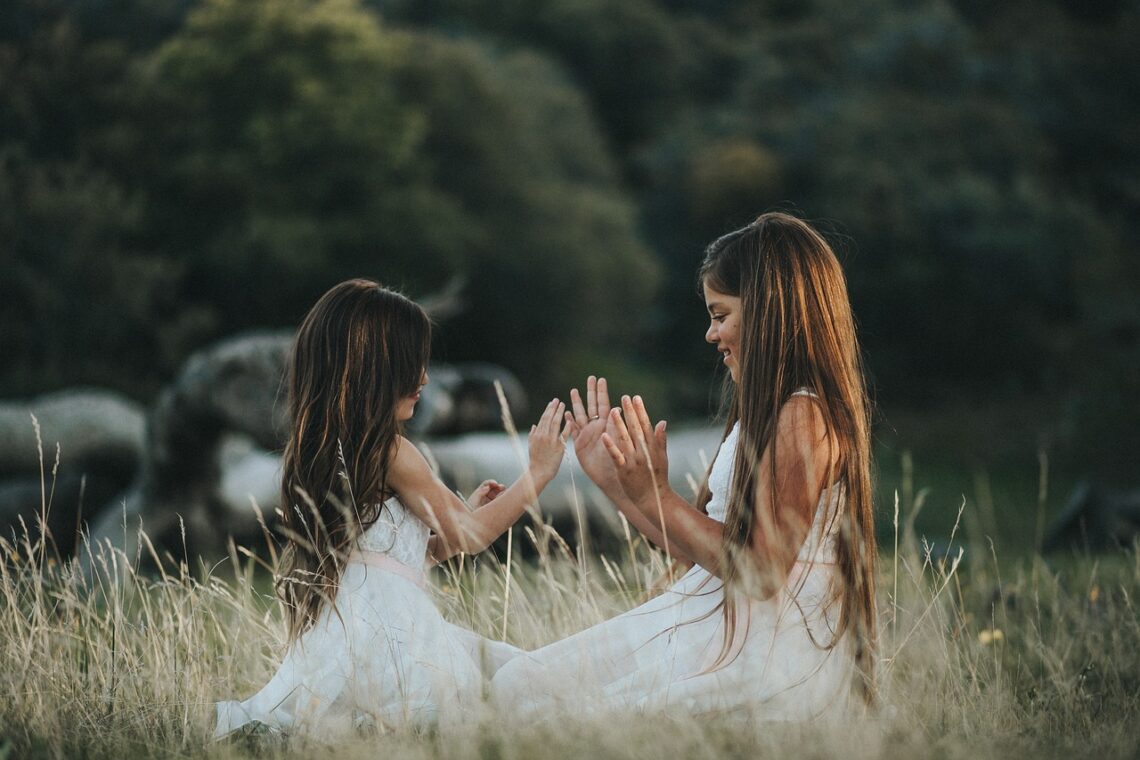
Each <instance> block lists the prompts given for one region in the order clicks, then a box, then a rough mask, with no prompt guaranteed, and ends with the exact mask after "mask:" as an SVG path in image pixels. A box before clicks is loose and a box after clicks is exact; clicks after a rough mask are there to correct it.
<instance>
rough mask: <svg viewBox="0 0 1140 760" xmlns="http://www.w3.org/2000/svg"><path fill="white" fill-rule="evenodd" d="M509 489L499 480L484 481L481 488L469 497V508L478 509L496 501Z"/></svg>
mask: <svg viewBox="0 0 1140 760" xmlns="http://www.w3.org/2000/svg"><path fill="white" fill-rule="evenodd" d="M505 490H507V487H506V486H505V485H503V484H502V483H500V482H499V481H497V480H484V481H483V482H482V483H480V484H479V487H478V488H476V489H475V490H474V491H472V492H471V495H470V496H468V497H467V506H468V507H470V508H471V509H478V508H479V507H481V506H483V505H484V504H488V503H490V502H492V501H494V500H495V499H496V498H497V497H498V495H499V494H501V493H502V492H503V491H505Z"/></svg>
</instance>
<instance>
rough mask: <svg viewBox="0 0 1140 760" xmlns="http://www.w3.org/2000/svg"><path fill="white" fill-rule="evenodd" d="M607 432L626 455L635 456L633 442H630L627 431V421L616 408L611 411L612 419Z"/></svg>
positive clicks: (607, 425) (607, 426)
mask: <svg viewBox="0 0 1140 760" xmlns="http://www.w3.org/2000/svg"><path fill="white" fill-rule="evenodd" d="M606 432H607V433H608V434H609V436H610V438H612V439H613V441H614V443H616V444H617V445H618V446H619V447H620V448H621V450H622V451H623V452H624V453H626V454H629V455H632V454H633V452H634V448H633V441H632V440H630V437H629V430H628V429H626V426H625V420H623V419H622V418H621V410H620V409H617V408H614V409H611V410H610V418H609V421H608V422H607V424H606Z"/></svg>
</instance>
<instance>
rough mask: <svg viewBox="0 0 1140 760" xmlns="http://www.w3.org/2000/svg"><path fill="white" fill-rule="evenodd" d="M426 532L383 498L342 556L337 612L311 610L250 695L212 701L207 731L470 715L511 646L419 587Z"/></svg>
mask: <svg viewBox="0 0 1140 760" xmlns="http://www.w3.org/2000/svg"><path fill="white" fill-rule="evenodd" d="M428 536H429V531H428V528H427V526H425V525H424V524H423V523H422V522H420V521H419V520H418V519H417V518H416V517H415V516H414V515H412V514H411V513H410V512H408V511H407V510H405V509H404V507H403V505H402V504H400V502H399V501H398V500H396V499H389V500H388V501H387V502H386V503H385V505H384V509H383V510H382V511H381V514H380V517H379V519H378V520H377V521H376V522H375V523H374V524H373V525H372V526H370V527H369V528H368V530H367V531H366V532H365V533H364V535H363V536H361V537H360V539H359V540H358V542H357V547H358V548H357V551H355V552H354V553H353V554H352V555H350V557H349V561H348V563H347V564H346V566H345V569H344V572H343V575H342V577H341V580H340V587H339V589H338V591H337V594H336V608H337V611H336V612H333V610H331V609H329V608H327V607H326V609H324V610H323V611H322V612H321V613H320V615H319V617H318V618H317V621H316V623H315V624H314V625H313V627H312V628H311V629H310V630H309V631H307V632H306V633H305V634H304V635H303V636H301V638H300V639H299V640H298V641H296V642H295V643H294V644H293V645H292V646H291V647H290V648H289V650H288V651H287V652H286V654H285V657H284V659H283V661H282V662H281V665H280V667H278V669H277V672H276V674H274V676H273V677H272V678H271V679H270V680H269V682H268V683H267V684H266V685H265V686H264V687H263V688H262V689H261V690H260V691H259V692H257V694H255V695H253V696H252V697H250V698H249V699H246V700H244V701H241V702H237V701H227V702H219V703H218V704H217V726H216V728H215V731H214V735H215V737H220V736H224V735H226V734H228V733H230V732H231V731H233V730H234V729H236V728H239V727H241V726H243V725H245V724H247V723H249V722H251V721H254V720H256V721H260V722H261V723H263V724H266V725H268V726H269V727H271V728H274V729H280V730H283V731H286V732H290V733H295V732H306V733H310V734H314V735H318V736H326V737H329V736H333V735H336V734H338V733H343V732H344V731H346V730H348V729H351V728H353V727H358V726H361V725H369V724H373V725H375V724H379V725H386V726H397V725H406V724H409V723H411V724H433V723H446V722H451V721H456V720H462V719H464V718H465V717H468V716H469V715H471V714H472V713H473V710H474V708H475V707H476V706H477V705H478V704H479V703H480V702H481V700H482V699H483V692H484V686H485V684H486V676H487V675H489V674H490V673H491V672H493V671H494V670H495V669H496V668H497V667H498V666H499V665H501V664H502V663H503V662H505V661H506V660H507V659H509V658H511V657H513V656H514V655H516V654H518V653H519V651H520V650H518V649H516V648H515V647H512V646H509V645H507V644H504V643H502V642H497V641H491V640H488V639H484V638H482V637H480V636H478V635H476V634H474V633H472V632H471V631H468V630H465V629H463V628H460V627H458V626H455V625H452V624H451V623H448V622H447V621H446V620H444V619H443V617H442V616H441V615H440V613H439V610H438V609H437V608H436V606H435V604H434V602H433V601H432V599H431V597H430V596H429V595H428V593H427V592H426V591H425V582H426V581H425V576H424V561H425V557H426V555H427V541H428ZM337 613H339V615H338V614H337Z"/></svg>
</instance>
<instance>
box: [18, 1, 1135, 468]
mask: <svg viewBox="0 0 1140 760" xmlns="http://www.w3.org/2000/svg"><path fill="white" fill-rule="evenodd" d="M1138 31H1140V3H1137V2H1136V0H1115V1H1114V2H1109V3H1097V4H1094V5H1088V4H1082V3H1075V2H1071V1H1070V0H1047V1H1046V2H1033V1H1031V0H1012V1H1011V2H1005V3H1001V4H1000V5H998V6H993V5H992V4H987V3H980V2H977V0H906V1H905V2H904V1H902V0H899V1H898V2H891V3H882V2H877V1H875V0H854V2H842V1H841V0H811V2H788V1H787V0H763V1H762V2H755V1H754V0H749V1H748V2H745V1H744V0H718V1H717V2H700V3H697V2H692V1H691V0H631V1H624V2H618V1H617V0H539V1H538V2H525V3H524V2H508V3H502V2H486V1H485V0H463V2H459V1H458V0H426V1H424V2H408V1H407V0H359V2H357V1H355V0H253V1H252V2H236V0H122V2H118V3H114V4H110V5H109V6H108V5H107V4H104V3H96V2H93V1H92V0H15V2H12V3H9V4H7V5H5V6H4V8H3V9H0V83H2V84H3V88H2V89H0V92H2V93H3V95H2V96H0V156H2V158H0V164H2V166H3V172H2V176H0V183H3V187H0V192H2V193H3V197H4V198H5V199H7V200H8V203H7V204H6V209H5V212H4V213H3V215H0V225H3V228H2V229H0V232H3V239H4V241H5V245H4V247H3V250H2V251H0V256H3V257H4V259H3V263H4V264H5V269H6V271H7V270H9V269H10V270H11V271H12V272H13V273H14V276H13V277H11V278H5V281H4V282H3V283H2V284H0V288H3V293H2V295H3V296H4V299H3V301H4V306H2V307H0V308H4V309H6V310H5V312H4V316H5V321H4V326H3V328H0V329H2V330H3V332H2V333H0V348H2V350H3V351H4V353H5V354H6V355H11V356H13V357H15V359H14V360H13V361H10V362H7V363H5V366H4V368H3V369H0V391H3V392H4V393H26V392H32V391H36V390H40V389H42V388H45V387H46V386H57V385H63V384H66V383H75V382H84V381H86V382H91V381H98V382H103V383H107V384H111V385H116V386H119V387H123V388H126V389H129V390H132V391H134V392H136V393H140V394H144V395H145V394H147V393H150V392H152V391H153V389H154V387H155V386H156V385H158V384H160V383H161V382H162V380H163V379H164V378H166V377H169V375H170V374H171V372H172V371H173V369H174V367H175V366H176V365H177V363H178V362H179V361H180V360H181V358H183V357H185V356H186V354H187V352H188V351H190V350H192V349H193V348H196V347H197V346H199V345H200V344H201V343H202V342H204V341H206V340H209V339H211V338H214V337H217V336H220V335H223V334H226V333H229V332H232V331H235V330H238V329H241V328H243V327H248V326H252V325H259V326H262V325H273V326H277V325H288V324H294V323H295V322H296V321H297V319H298V318H299V316H300V314H301V313H302V312H303V311H304V309H305V307H306V306H307V305H308V304H309V303H310V302H311V301H312V299H313V298H314V297H315V296H316V294H317V293H319V292H320V291H321V290H322V289H324V288H325V287H327V286H328V285H329V284H331V283H332V282H333V281H335V280H336V279H338V278H340V277H343V276H346V275H348V274H366V275H367V274H370V275H374V276H377V277H379V278H381V279H382V280H384V281H386V282H390V283H394V284H397V285H405V286H406V287H407V288H408V289H409V290H410V291H411V292H412V293H413V294H414V295H423V294H425V293H428V292H431V291H434V290H438V289H440V288H443V287H444V285H445V283H447V282H448V281H449V280H450V279H451V278H453V277H459V278H461V279H462V280H463V281H464V282H465V283H466V288H465V290H464V291H463V300H464V301H465V305H466V310H465V311H463V312H462V316H461V317H456V318H454V319H452V320H450V321H444V322H443V323H442V324H441V341H440V345H439V349H440V350H441V352H442V353H443V354H444V355H446V356H447V357H448V358H451V359H467V358H480V359H488V360H492V361H497V362H501V363H504V364H507V365H508V366H510V367H512V368H514V369H515V370H516V371H518V372H519V373H521V374H522V376H523V379H524V381H525V382H526V383H527V385H528V387H530V388H532V389H534V391H535V392H536V395H539V396H541V395H543V394H545V393H547V392H554V391H555V390H558V392H564V387H565V385H566V383H567V380H568V379H573V378H574V377H577V376H578V375H579V374H581V373H583V372H586V371H590V370H593V369H595V368H596V367H598V366H608V367H612V368H613V369H614V371H617V372H620V373H625V374H628V375H630V376H649V375H660V376H667V377H668V378H669V381H668V383H667V384H666V385H667V392H666V394H665V395H666V397H665V398H663V399H661V401H660V406H661V407H662V408H663V409H667V410H668V411H669V413H671V414H672V413H676V412H689V413H692V412H699V413H703V412H704V411H706V410H707V406H708V404H707V398H708V396H709V393H708V389H709V385H710V383H709V374H710V373H709V371H708V370H709V369H710V368H712V367H714V366H715V356H713V355H711V353H710V352H708V351H707V349H706V347H705V346H704V345H703V342H702V341H701V333H702V325H703V320H704V317H703V315H702V309H701V305H700V303H699V301H698V300H697V299H696V298H695V297H694V295H693V293H694V288H693V282H692V277H693V271H694V269H695V265H696V263H697V260H698V258H699V256H700V252H701V250H702V248H703V246H704V245H705V244H707V243H708V242H709V241H710V240H711V239H713V238H714V237H716V236H717V235H719V234H721V233H723V232H725V231H727V230H728V229H730V228H732V227H734V226H737V225H740V224H743V223H746V222H747V221H748V220H750V219H751V218H753V217H754V216H755V215H756V214H757V213H758V212H759V211H762V210H765V209H768V208H774V207H779V208H791V209H793V210H797V211H799V212H801V213H802V214H804V215H805V216H807V217H809V218H811V219H815V220H817V221H819V222H820V224H821V226H823V227H825V228H827V229H828V230H829V231H830V233H831V235H832V237H833V238H834V239H835V240H836V241H837V243H838V244H839V246H840V248H842V249H844V251H845V263H846V266H847V270H848V273H849V278H850V285H851V291H852V296H853V299H854V301H855V306H856V312H857V314H858V316H859V319H860V323H861V327H862V336H863V339H864V342H865V346H866V348H867V353H868V361H869V368H870V371H871V374H872V376H873V379H874V383H875V387H876V390H877V394H878V396H879V398H880V399H885V400H889V402H890V403H891V404H892V405H899V404H908V405H912V406H916V405H928V406H929V405H941V404H944V403H945V402H946V401H947V400H950V402H951V403H957V400H958V399H961V398H967V397H968V398H979V397H989V398H990V399H1001V398H1007V399H1018V398H1022V397H1027V396H1029V397H1034V398H1037V397H1040V398H1047V399H1051V400H1054V401H1057V403H1058V406H1060V407H1062V408H1063V409H1064V410H1065V411H1064V412H1063V413H1062V414H1060V415H1058V416H1057V417H1056V418H1055V419H1052V420H1048V421H1044V422H1043V423H1042V425H1043V426H1046V427H1049V428H1050V430H1049V431H1048V432H1049V434H1050V435H1051V436H1052V437H1054V438H1057V439H1063V440H1065V441H1066V442H1067V445H1068V446H1069V448H1070V453H1071V454H1072V455H1073V456H1077V458H1081V459H1083V461H1084V462H1085V463H1086V464H1087V465H1088V467H1089V468H1090V469H1091V470H1093V471H1094V472H1098V471H1099V472H1100V473H1101V474H1104V475H1116V476H1117V477H1126V476H1127V473H1129V472H1131V470H1132V469H1134V459H1129V456H1128V454H1127V449H1128V447H1126V446H1122V445H1121V442H1122V441H1124V440H1126V439H1127V437H1128V435H1129V431H1130V430H1133V429H1135V427H1136V426H1137V425H1140V416H1138V415H1140V406H1137V405H1136V404H1135V403H1130V399H1134V398H1135V393H1136V391H1137V388H1136V387H1135V380H1134V378H1136V377H1140V306H1138V304H1140V299H1137V298H1136V294H1137V293H1138V292H1140V268H1138V264H1137V262H1138V261H1140V259H1137V257H1136V256H1135V255H1134V251H1135V250H1136V247H1137V245H1138V244H1140V213H1137V212H1138V211H1140V208H1138V207H1140V185H1138V184H1137V177H1140V148H1138V147H1137V146H1140V107H1138V105H1137V101H1136V99H1135V98H1128V97H1125V96H1123V95H1122V93H1128V92H1132V91H1134V90H1136V89H1137V86H1138V85H1140V83H1138V82H1137V81H1136V79H1137V77H1138V76H1140V73H1138V72H1140V65H1138V64H1140V61H1137V55H1138V53H1137V50H1138V48H1137V46H1136V45H1135V44H1134V40H1135V38H1136V36H1137V32H1138ZM84 282H87V283H91V282H97V283H99V285H100V287H99V288H97V289H96V288H90V287H88V288H84V287H83V286H82V283H84ZM96 291H97V292H96ZM116 304H122V306H121V307H120V309H121V313H118V314H116V315H115V316H116V319H112V318H111V317H109V316H108V314H110V313H113V312H114V309H115V305H116ZM29 324H34V325H35V326H36V329H34V330H29V329H25V326H26V325H29ZM41 344H43V345H41ZM587 357H589V358H590V361H593V362H601V364H587V361H586V359H587ZM1120 408H1123V409H1125V410H1126V413H1125V414H1119V413H1117V412H1116V411H1114V410H1116V409H1120ZM1078 452H1083V453H1081V454H1079V456H1078ZM1122 452H1124V453H1122Z"/></svg>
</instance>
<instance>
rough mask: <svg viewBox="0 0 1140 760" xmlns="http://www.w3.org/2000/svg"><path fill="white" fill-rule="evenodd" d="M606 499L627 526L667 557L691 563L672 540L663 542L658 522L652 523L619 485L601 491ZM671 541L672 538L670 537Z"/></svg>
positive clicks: (663, 537)
mask: <svg viewBox="0 0 1140 760" xmlns="http://www.w3.org/2000/svg"><path fill="white" fill-rule="evenodd" d="M603 492H604V493H605V494H606V497H607V498H609V500H610V501H612V502H613V503H614V506H615V507H617V508H618V511H619V512H621V513H622V515H624V516H625V519H626V520H628V521H629V524H630V525H632V526H633V527H634V529H635V530H637V532H638V533H640V534H641V535H643V536H645V538H646V539H648V540H649V541H650V542H651V543H652V544H653V545H655V546H657V547H658V548H660V549H662V550H664V551H665V552H666V553H667V554H668V555H669V556H671V557H673V558H674V559H679V560H683V561H685V562H692V561H693V560H692V559H691V558H690V557H689V555H688V554H686V553H685V551H684V550H683V549H682V548H681V546H680V545H679V544H678V543H677V542H676V541H673V540H670V541H668V542H666V541H665V535H664V534H663V533H662V532H661V525H660V521H654V520H652V519H650V518H649V517H648V516H646V515H645V514H644V513H643V512H642V511H641V510H640V509H639V508H638V506H637V505H636V504H634V503H633V501H632V500H630V498H629V497H628V496H626V494H625V491H624V490H623V489H622V488H621V486H620V485H618V486H617V488H616V489H603ZM670 539H672V536H670Z"/></svg>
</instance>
